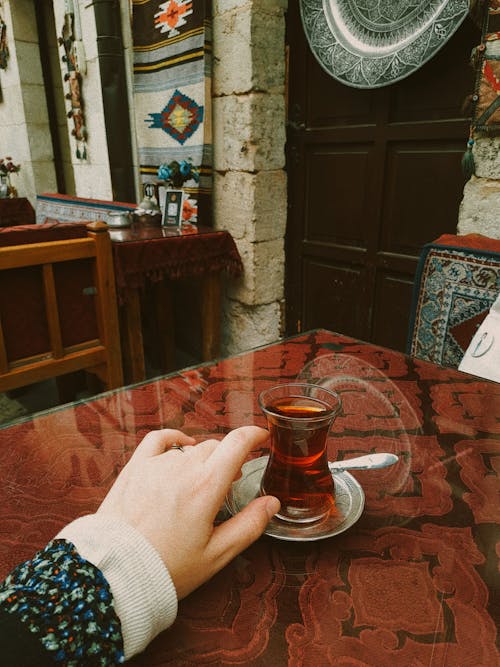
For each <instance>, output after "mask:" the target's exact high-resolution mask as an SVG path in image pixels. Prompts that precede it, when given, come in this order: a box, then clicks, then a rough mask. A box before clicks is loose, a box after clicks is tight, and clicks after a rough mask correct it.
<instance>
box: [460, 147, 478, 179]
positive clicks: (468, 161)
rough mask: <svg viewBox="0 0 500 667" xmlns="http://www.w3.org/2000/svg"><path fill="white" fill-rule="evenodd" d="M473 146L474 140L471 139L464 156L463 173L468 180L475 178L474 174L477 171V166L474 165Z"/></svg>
mask: <svg viewBox="0 0 500 667" xmlns="http://www.w3.org/2000/svg"><path fill="white" fill-rule="evenodd" d="M473 146H474V139H473V138H472V137H470V138H469V140H468V142H467V150H466V151H465V153H464V154H463V156H462V171H463V173H464V176H465V178H466V179H467V180H469V178H470V177H471V176H474V173H475V171H476V165H475V164H474V155H473V153H472V148H473Z"/></svg>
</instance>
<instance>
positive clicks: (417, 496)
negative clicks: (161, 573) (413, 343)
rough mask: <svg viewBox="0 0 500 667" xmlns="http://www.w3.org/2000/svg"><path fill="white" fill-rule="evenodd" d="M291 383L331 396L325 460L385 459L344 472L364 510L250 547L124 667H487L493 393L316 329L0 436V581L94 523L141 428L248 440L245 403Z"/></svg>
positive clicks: (493, 513)
mask: <svg viewBox="0 0 500 667" xmlns="http://www.w3.org/2000/svg"><path fill="white" fill-rule="evenodd" d="M294 380H299V381H307V382H314V383H317V384H321V385H322V386H324V387H326V388H330V389H334V390H335V391H336V392H338V393H339V395H340V397H341V400H342V410H341V412H340V414H339V415H338V416H337V418H336V420H335V422H334V424H333V427H332V429H331V432H330V435H329V438H328V443H327V446H328V458H329V460H330V461H334V460H343V459H348V458H352V457H355V456H359V455H363V454H369V453H375V452H388V453H393V454H396V455H397V456H398V457H399V460H398V462H397V463H396V464H395V465H393V466H390V467H387V468H383V469H380V470H370V471H363V470H351V471H349V474H350V475H352V478H353V479H355V480H356V483H357V484H358V485H359V486H360V488H361V489H362V492H363V495H364V499H365V502H364V508H363V511H362V513H361V514H360V516H359V517H358V518H357V520H356V521H355V522H354V523H353V524H352V525H350V526H349V527H348V528H347V529H346V530H344V531H342V532H340V533H339V534H336V535H334V536H332V537H328V538H326V539H321V540H313V541H285V540H277V539H275V538H274V537H272V536H269V535H264V536H263V537H262V538H261V539H260V540H258V541H257V542H256V543H255V544H254V545H253V546H252V547H250V548H249V549H248V550H247V551H245V552H244V553H243V554H242V555H241V556H239V557H238V558H236V559H235V560H234V561H233V562H232V563H231V564H230V565H229V566H228V567H226V568H225V569H224V570H223V571H222V572H221V573H219V574H218V575H216V576H215V577H214V578H213V579H212V580H211V581H210V582H209V583H207V584H205V585H204V586H203V587H202V588H200V589H198V590H197V591H195V592H194V593H193V594H192V595H190V596H189V597H188V598H187V599H185V600H184V601H182V602H181V604H180V608H179V615H178V618H177V620H176V622H175V624H174V625H173V626H172V628H171V629H169V630H167V631H166V632H164V633H163V634H162V635H160V636H159V637H158V638H157V639H156V640H155V641H154V642H153V644H152V645H151V646H150V647H149V648H148V649H147V650H146V652H145V653H144V654H142V655H141V656H139V657H138V658H136V659H135V660H134V661H133V664H134V665H144V666H146V665H148V666H149V665H175V664H189V665H191V664H219V665H224V664H227V665H229V664H232V665H234V664H245V665H273V666H274V665H288V664H290V665H311V667H313V666H314V667H317V666H318V665H328V664H353V661H360V662H362V663H363V664H366V665H381V666H382V665H384V666H385V665H401V666H406V665H417V664H419V665H420V664H421V665H447V666H450V667H451V666H453V667H455V666H458V665H460V666H465V665H471V666H472V665H474V666H476V665H484V666H485V667H493V666H496V665H497V664H498V660H499V653H498V649H497V647H496V643H495V642H496V636H497V631H496V627H497V625H498V622H499V620H500V619H499V618H498V605H497V606H495V599H494V595H495V594H496V595H498V590H499V581H498V576H499V575H498V571H499V560H498V549H497V548H496V544H497V543H498V540H499V535H500V531H499V524H500V516H499V512H500V510H499V507H500V504H499V502H498V500H499V497H498V496H499V482H498V470H499V465H498V460H499V459H498V457H499V453H500V421H499V417H498V416H499V415H500V385H498V384H496V383H493V382H489V381H486V380H481V379H479V378H477V377H474V376H471V375H467V374H464V373H460V372H459V371H456V370H454V369H446V368H442V367H438V366H435V365H433V364H430V363H427V362H422V361H419V360H416V359H410V358H408V357H405V356H404V355H402V354H400V353H398V352H394V351H391V350H387V349H384V348H380V347H376V346H374V345H370V344H367V343H362V342H359V341H356V340H353V339H351V338H348V337H346V336H343V335H340V334H334V333H331V332H327V331H324V330H317V331H312V332H308V333H305V334H301V335H299V336H296V337H292V338H289V339H285V340H283V341H282V342H280V343H277V344H275V345H270V346H266V347H263V348H260V349H258V350H255V351H251V352H248V353H245V354H242V355H239V356H236V357H232V358H228V359H222V360H220V361H218V362H214V363H207V364H204V365H201V366H199V367H196V368H189V369H185V370H184V371H182V372H178V373H175V374H172V375H168V376H165V377H162V378H159V379H156V380H154V381H151V382H146V383H143V384H139V385H134V386H131V387H126V388H123V389H121V390H118V391H114V392H110V393H107V394H102V395H100V396H98V397H96V398H95V399H93V400H88V401H83V402H80V403H75V404H72V405H70V406H67V407H64V408H61V409H56V410H54V411H52V412H49V413H41V414H39V415H37V416H35V417H33V418H32V419H29V420H25V421H22V422H19V423H17V424H14V425H11V426H10V427H8V428H5V429H3V430H0V473H1V475H2V479H3V480H4V482H3V484H2V486H1V488H0V507H1V510H0V535H1V538H0V564H1V569H2V571H1V572H0V575H5V574H6V572H7V571H9V570H10V569H11V568H12V567H13V566H14V565H15V564H16V563H17V562H19V561H20V560H22V559H25V558H29V557H30V556H32V555H33V553H34V551H35V550H36V549H38V548H39V547H40V546H42V545H44V544H45V543H46V542H47V541H48V540H49V539H50V538H51V537H52V536H53V535H54V534H55V533H57V531H58V530H59V529H60V528H61V526H62V525H63V524H65V523H66V522H68V521H70V520H72V519H73V518H75V517H77V516H79V515H82V514H85V513H89V512H92V511H94V510H95V509H96V507H97V506H98V504H99V501H100V500H101V499H102V498H103V496H104V494H105V492H106V490H107V489H108V488H109V486H110V485H111V483H112V481H113V479H114V478H115V476H116V474H117V471H118V470H119V469H120V468H121V466H122V465H123V464H124V463H125V462H126V461H127V460H128V458H129V457H130V455H131V453H132V452H133V451H134V448H135V447H136V445H137V444H138V442H139V441H140V440H141V439H142V437H143V436H144V435H145V434H146V433H147V432H148V431H149V430H151V429H157V428H160V427H173V428H179V429H181V430H183V431H185V432H186V433H188V434H190V435H193V436H194V437H195V438H196V439H197V440H200V441H201V440H204V439H206V438H207V436H213V437H216V438H219V439H220V438H221V437H222V436H223V435H224V434H225V433H227V432H228V431H229V430H231V429H233V428H235V427H237V426H240V425H243V424H251V423H254V424H258V425H260V426H265V425H266V421H265V417H264V415H263V413H262V412H261V410H260V408H259V406H258V403H257V397H258V395H259V393H260V392H261V391H262V390H264V389H267V388H269V387H271V386H273V385H276V384H279V383H284V382H291V381H294ZM267 454H268V451H267V448H266V447H265V446H264V447H263V448H262V449H260V450H259V451H255V452H253V454H252V456H251V457H250V459H251V460H256V459H258V458H259V457H262V456H266V455H267ZM227 515H228V513H226V512H225V510H222V511H221V514H220V520H224V519H225V518H226V516H227Z"/></svg>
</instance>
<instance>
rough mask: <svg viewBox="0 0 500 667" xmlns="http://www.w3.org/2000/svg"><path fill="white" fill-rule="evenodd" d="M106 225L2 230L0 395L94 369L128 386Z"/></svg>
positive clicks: (109, 383) (107, 381)
mask: <svg viewBox="0 0 500 667" xmlns="http://www.w3.org/2000/svg"><path fill="white" fill-rule="evenodd" d="M107 230H108V227H107V225H106V224H105V223H103V222H92V223H89V224H81V225H75V224H67V225H65V224H60V225H57V224H48V225H25V226H23V227H14V228H12V229H2V230H1V233H0V391H7V390H9V389H14V388H16V387H21V386H24V385H27V384H32V383H34V382H39V381H41V380H45V379H47V378H52V377H57V376H60V375H64V374H66V373H72V372H75V371H79V370H83V369H85V370H87V371H90V372H92V373H94V374H95V375H97V377H98V378H99V379H100V380H101V381H102V382H103V383H104V385H105V387H106V388H107V389H113V388H116V387H119V386H121V385H122V384H123V374H122V364H121V348H120V334H119V326H118V310H117V303H116V292H115V280H114V271H113V259H112V253H111V240H110V237H109V233H108V231H107Z"/></svg>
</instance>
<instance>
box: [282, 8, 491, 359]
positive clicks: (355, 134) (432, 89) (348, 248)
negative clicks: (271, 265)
mask: <svg viewBox="0 0 500 667" xmlns="http://www.w3.org/2000/svg"><path fill="white" fill-rule="evenodd" d="M298 4H299V3H295V2H294V3H289V12H288V19H287V30H288V35H287V45H288V47H287V48H288V53H289V86H288V141H287V170H288V179H289V194H288V203H289V211H288V227H287V239H286V241H287V249H286V301H287V311H286V312H287V333H289V334H291V333H294V332H296V331H305V330H307V329H311V328H316V327H325V328H328V329H332V330H334V331H338V332H341V333H345V334H348V335H352V336H354V337H357V338H361V339H363V340H367V341H371V342H374V343H378V344H381V345H385V346H388V347H392V348H394V349H397V350H404V349H405V346H406V339H407V332H408V320H409V312H410V304H411V295H412V286H413V278H414V273H415V269H416V265H417V258H418V256H419V254H420V251H421V248H422V246H423V245H424V244H425V243H427V242H430V241H432V240H433V239H435V238H437V237H438V236H439V235H440V234H443V233H446V232H451V233H453V232H455V230H456V225H457V221H458V208H459V204H460V201H461V199H462V194H463V187H464V183H465V181H464V178H463V175H462V171H461V158H462V155H463V152H464V149H465V146H466V142H467V138H468V131H469V123H468V122H467V120H466V119H465V118H464V114H463V112H462V110H461V107H462V105H463V102H464V99H465V98H466V96H467V95H469V94H470V93H471V91H472V88H473V74H474V73H473V70H472V68H471V67H470V65H469V57H470V52H471V49H472V47H473V46H474V45H475V44H477V43H478V42H479V31H478V30H477V29H476V28H475V26H474V25H473V24H472V22H471V21H470V20H469V19H467V20H466V22H465V23H464V24H463V25H462V27H461V28H460V29H459V30H458V31H457V33H456V34H455V36H454V37H452V39H451V40H450V41H449V42H448V44H447V45H446V46H445V47H444V48H443V49H442V50H441V51H440V52H439V53H438V54H437V55H436V56H435V57H434V58H433V59H432V60H431V61H429V62H428V63H427V64H426V65H425V66H424V67H422V68H421V69H420V70H418V71H417V72H415V73H414V74H413V75H411V76H410V77H408V78H407V79H405V80H403V81H401V82H398V83H396V84H393V85H391V86H387V87H384V88H379V89H375V90H359V89H353V88H349V87H348V86H345V85H343V84H341V83H339V82H337V81H336V80H335V79H333V78H332V77H330V76H329V75H328V74H327V73H326V72H325V71H324V70H323V69H322V68H321V67H320V65H319V64H318V63H317V61H316V59H315V57H314V56H313V55H312V53H311V51H310V49H309V47H308V45H307V41H306V38H305V35H304V32H303V28H302V25H301V22H300V14H299V9H298Z"/></svg>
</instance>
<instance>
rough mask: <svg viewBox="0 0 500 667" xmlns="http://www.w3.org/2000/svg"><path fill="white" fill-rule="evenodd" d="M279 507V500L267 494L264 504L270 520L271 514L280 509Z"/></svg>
mask: <svg viewBox="0 0 500 667" xmlns="http://www.w3.org/2000/svg"><path fill="white" fill-rule="evenodd" d="M280 507H281V503H280V501H279V500H278V499H277V498H275V497H274V496H269V500H268V501H267V504H266V512H267V516H268V517H269V520H271V519H272V518H273V516H274V515H275V514H277V513H278V512H279V511H280Z"/></svg>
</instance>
